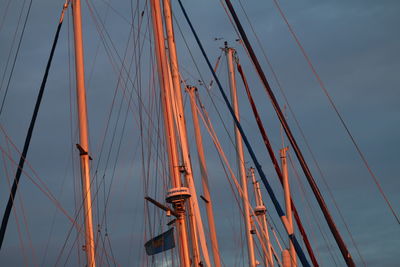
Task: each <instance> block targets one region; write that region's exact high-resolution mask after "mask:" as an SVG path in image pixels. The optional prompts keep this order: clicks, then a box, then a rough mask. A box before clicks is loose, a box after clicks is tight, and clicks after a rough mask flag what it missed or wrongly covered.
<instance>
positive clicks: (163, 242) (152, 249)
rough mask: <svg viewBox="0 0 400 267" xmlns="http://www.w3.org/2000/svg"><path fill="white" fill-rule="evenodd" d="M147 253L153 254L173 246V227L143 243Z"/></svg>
mask: <svg viewBox="0 0 400 267" xmlns="http://www.w3.org/2000/svg"><path fill="white" fill-rule="evenodd" d="M144 247H145V249H146V253H147V255H149V256H150V255H154V254H157V253H160V252H163V251H166V250H168V249H171V248H174V247H175V241H174V228H171V229H169V230H168V231H166V232H164V233H162V234H161V235H158V236H156V237H154V238H153V239H150V240H149V241H147V242H146V244H144Z"/></svg>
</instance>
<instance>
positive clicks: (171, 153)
mask: <svg viewBox="0 0 400 267" xmlns="http://www.w3.org/2000/svg"><path fill="white" fill-rule="evenodd" d="M150 5H151V14H152V20H153V33H154V41H155V54H156V60H157V67H158V76H159V82H160V87H161V101H162V107H163V116H164V129H165V137H166V138H165V139H166V143H167V151H168V160H169V161H168V162H169V166H170V175H171V183H172V186H173V188H172V189H171V190H170V192H169V193H171V192H172V190H173V189H179V188H182V187H181V180H180V173H179V160H178V151H177V145H176V138H175V131H174V129H173V117H172V108H171V101H170V98H171V96H170V92H171V90H170V83H169V80H168V70H167V68H168V66H167V62H166V55H165V44H164V36H163V30H162V19H161V8H160V2H159V1H158V0H151V1H150ZM167 200H168V199H167ZM170 200H171V202H172V205H173V207H174V210H175V211H176V212H177V213H178V214H179V217H178V220H177V230H178V237H179V253H180V264H181V266H183V267H189V266H190V255H189V246H188V238H187V228H186V218H185V208H184V207H185V198H181V199H174V201H172V199H170Z"/></svg>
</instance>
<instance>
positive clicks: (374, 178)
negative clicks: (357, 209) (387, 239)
mask: <svg viewBox="0 0 400 267" xmlns="http://www.w3.org/2000/svg"><path fill="white" fill-rule="evenodd" d="M273 2H274V4H275V6H276V8H277V9H278V11H279V14H280V15H281V17H282V19H283V20H284V21H285V23H286V25H287V27H288V29H289V31H290V33H291V35H292V37H293V39H294V40H295V42H296V44H297V45H298V47H299V49H300V51H301V53H302V54H303V56H304V58H305V60H306V61H307V63H308V66H309V67H310V69H311V71H312V73H313V74H314V76H315V78H316V79H317V81H318V84H319V86H320V87H321V89H322V90H323V92H324V94H325V95H326V97H327V98H328V101H329V103H330V104H331V106H332V108H333V110H334V111H335V113H336V115H337V117H338V118H339V120H340V123H341V124H342V126H343V128H344V129H345V131H346V133H347V135H348V136H349V138H350V140H351V142H352V143H353V145H354V147H355V149H356V150H357V153H358V155H359V156H360V158H361V160H362V162H363V163H364V165H365V167H366V168H367V170H368V172H369V174H370V176H371V178H372V179H373V181H374V182H375V184H376V186H377V187H378V190H379V192H380V194H381V195H382V197H383V199H384V200H385V202H386V204H387V206H388V207H389V209H390V211H391V213H392V215H393V217H394V218H395V219H396V221H397V223H398V224H399V225H400V218H399V217H398V215H397V213H396V212H395V210H394V208H393V206H392V204H391V202H390V201H389V198H388V197H387V196H386V194H385V192H384V191H383V188H382V186H381V184H380V183H379V181H378V179H377V177H376V176H375V174H374V172H373V171H372V169H371V167H370V165H369V163H368V161H367V159H366V157H365V155H364V153H363V152H362V151H361V148H360V147H359V145H358V144H357V142H356V140H355V138H354V136H353V135H352V133H351V132H350V129H349V127H348V126H347V123H346V122H345V121H344V119H343V116H342V115H341V113H340V112H339V109H338V108H337V107H336V104H335V103H334V101H333V98H332V96H331V95H330V94H329V92H328V89H327V88H326V86H325V84H324V82H323V81H322V79H321V77H320V76H319V74H318V72H317V70H316V69H315V67H314V64H313V63H312V61H311V59H310V57H309V56H308V54H307V52H306V51H305V49H304V47H303V45H302V44H301V43H300V40H299V38H298V37H297V34H296V33H295V32H294V30H293V28H292V26H291V24H290V23H289V21H288V20H287V18H286V15H285V14H284V13H283V11H282V9H281V7H280V5H279V3H278V0H273ZM364 264H365V263H364Z"/></svg>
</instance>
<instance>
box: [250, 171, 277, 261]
mask: <svg viewBox="0 0 400 267" xmlns="http://www.w3.org/2000/svg"><path fill="white" fill-rule="evenodd" d="M250 175H251V178H252V181H253V187H254V194H255V196H256V205H257V206H256V207H255V209H254V213H255V214H256V216H257V217H258V218H259V221H260V222H261V227H262V230H263V234H262V235H261V237H265V241H266V244H267V254H266V255H264V264H265V266H267V267H273V266H274V258H273V255H272V247H271V241H270V239H269V233H268V225H267V218H266V217H265V213H266V212H267V209H266V208H265V205H264V202H263V200H262V195H261V190H260V184H259V182H258V181H257V180H256V177H255V174H254V168H250ZM260 241H261V240H260ZM261 242H262V241H261Z"/></svg>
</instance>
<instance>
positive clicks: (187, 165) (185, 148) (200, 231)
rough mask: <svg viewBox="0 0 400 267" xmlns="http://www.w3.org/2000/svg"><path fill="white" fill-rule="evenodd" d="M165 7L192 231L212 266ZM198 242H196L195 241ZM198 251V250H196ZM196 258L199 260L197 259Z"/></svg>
mask: <svg viewBox="0 0 400 267" xmlns="http://www.w3.org/2000/svg"><path fill="white" fill-rule="evenodd" d="M163 7H164V19H165V27H166V32H167V40H168V52H169V60H170V69H171V76H172V84H173V89H174V93H175V95H172V97H174V99H175V100H176V111H177V112H178V114H176V115H177V116H176V117H177V126H178V131H179V135H178V137H179V138H180V143H181V149H182V167H183V172H184V175H185V180H186V183H187V185H188V187H189V190H190V194H191V195H192V197H191V198H190V199H189V205H190V208H191V209H190V211H191V212H193V216H194V218H193V219H194V221H193V222H192V225H195V226H196V229H192V230H193V231H192V237H195V236H196V232H195V231H196V230H197V237H198V238H199V241H200V245H201V248H202V252H203V257H204V261H205V264H206V265H207V266H210V258H209V255H208V248H207V244H206V239H205V234H204V228H203V221H202V219H201V214H200V208H199V204H198V201H197V193H196V188H195V184H194V179H193V172H192V163H191V161H190V151H189V143H188V137H187V130H186V121H185V113H184V109H183V101H182V91H181V83H180V76H179V66H178V57H177V53H176V46H175V37H174V30H173V25H172V13H171V3H170V0H163ZM194 222H195V223H194ZM193 241H196V240H193ZM192 245H193V246H194V248H196V247H197V241H196V242H193V244H192ZM195 251H196V250H195ZM196 256H197V257H198V259H196ZM194 263H195V266H197V265H199V264H200V255H194Z"/></svg>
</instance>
